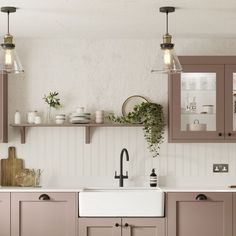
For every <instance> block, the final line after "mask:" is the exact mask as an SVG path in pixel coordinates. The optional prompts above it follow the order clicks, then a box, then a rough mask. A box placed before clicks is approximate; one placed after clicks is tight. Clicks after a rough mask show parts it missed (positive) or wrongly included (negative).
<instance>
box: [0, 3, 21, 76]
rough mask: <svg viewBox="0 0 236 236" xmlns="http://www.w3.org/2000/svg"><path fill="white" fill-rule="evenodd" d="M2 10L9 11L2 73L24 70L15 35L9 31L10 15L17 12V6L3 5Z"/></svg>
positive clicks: (1, 53) (0, 54)
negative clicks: (16, 46)
mask: <svg viewBox="0 0 236 236" xmlns="http://www.w3.org/2000/svg"><path fill="white" fill-rule="evenodd" d="M1 12H4V13H7V34H6V35H5V36H4V39H3V43H2V44H1V50H0V71H1V72H2V73H7V74H9V73H21V72H24V70H23V67H22V65H21V62H20V60H19V57H18V55H17V53H16V50H15V44H14V43H13V36H12V35H11V34H10V32H9V15H10V13H13V12H16V7H2V8H1Z"/></svg>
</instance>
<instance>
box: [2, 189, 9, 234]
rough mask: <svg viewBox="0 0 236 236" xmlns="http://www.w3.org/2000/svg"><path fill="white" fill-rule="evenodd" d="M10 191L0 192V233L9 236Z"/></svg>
mask: <svg viewBox="0 0 236 236" xmlns="http://www.w3.org/2000/svg"><path fill="white" fill-rule="evenodd" d="M10 199H11V198H10V193H0V235H1V236H10V231H11V230H10V222H11V219H10Z"/></svg>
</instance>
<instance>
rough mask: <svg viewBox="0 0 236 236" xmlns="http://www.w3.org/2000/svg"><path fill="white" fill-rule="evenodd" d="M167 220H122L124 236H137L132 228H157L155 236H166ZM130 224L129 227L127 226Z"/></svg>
mask: <svg viewBox="0 0 236 236" xmlns="http://www.w3.org/2000/svg"><path fill="white" fill-rule="evenodd" d="M165 221H166V219H165V218H164V217H162V218H122V226H123V229H122V236H135V235H133V234H132V227H155V228H156V234H155V236H165V231H166V230H165V227H166V224H165ZM125 224H128V226H125Z"/></svg>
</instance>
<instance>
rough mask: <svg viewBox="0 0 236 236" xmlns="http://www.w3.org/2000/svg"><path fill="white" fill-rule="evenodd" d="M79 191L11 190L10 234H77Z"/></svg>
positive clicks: (25, 235)
mask: <svg viewBox="0 0 236 236" xmlns="http://www.w3.org/2000/svg"><path fill="white" fill-rule="evenodd" d="M76 199H77V198H76V193H44V194H43V193H12V194H11V236H75V235H76V219H77V215H76V205H77V203H76Z"/></svg>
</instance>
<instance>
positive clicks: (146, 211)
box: [79, 188, 164, 217]
mask: <svg viewBox="0 0 236 236" xmlns="http://www.w3.org/2000/svg"><path fill="white" fill-rule="evenodd" d="M79 215H80V216H84V217H90V216H91V217H93V216H95V217H96V216H107V217H109V216H110V217H114V216H137V217H138V216H140V217H141V216H150V217H161V216H164V192H163V191H162V190H160V189H158V188H155V189H150V188H149V189H147V188H146V189H145V188H124V189H84V191H82V192H80V193H79Z"/></svg>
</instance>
